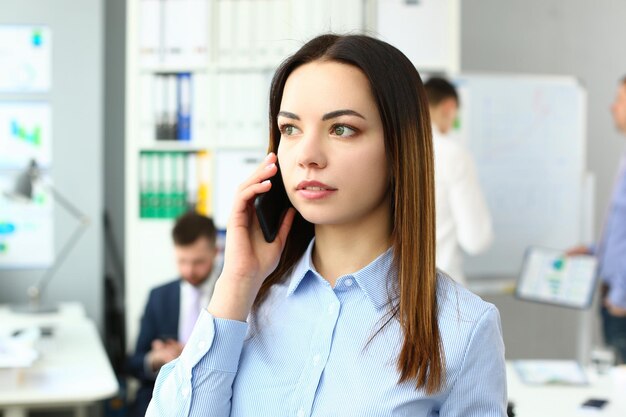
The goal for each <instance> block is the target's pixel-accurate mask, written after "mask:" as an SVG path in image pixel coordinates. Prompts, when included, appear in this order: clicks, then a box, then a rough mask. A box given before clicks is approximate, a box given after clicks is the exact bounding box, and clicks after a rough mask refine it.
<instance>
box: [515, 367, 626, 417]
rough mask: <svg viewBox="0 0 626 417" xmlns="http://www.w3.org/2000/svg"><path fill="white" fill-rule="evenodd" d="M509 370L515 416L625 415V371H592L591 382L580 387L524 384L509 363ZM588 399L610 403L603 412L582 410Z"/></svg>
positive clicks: (621, 416) (614, 416)
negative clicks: (597, 399) (605, 372)
mask: <svg viewBox="0 0 626 417" xmlns="http://www.w3.org/2000/svg"><path fill="white" fill-rule="evenodd" d="M506 371H507V385H508V392H509V401H511V402H513V404H514V406H515V408H514V411H515V417H561V416H563V417H570V416H597V417H624V416H626V378H625V377H624V376H625V375H626V371H624V370H620V371H618V370H617V368H615V369H613V370H612V372H611V373H610V374H607V375H597V374H596V373H594V372H592V371H589V372H588V376H589V379H590V382H591V383H590V384H589V385H587V386H580V387H578V386H563V385H539V386H537V385H527V384H524V382H522V381H521V380H520V378H519V376H518V374H517V371H516V370H515V369H514V367H513V365H512V363H510V362H508V363H507V369H506ZM620 378H621V379H620ZM589 398H605V399H608V400H609V403H608V404H607V405H606V406H605V407H604V408H603V409H602V411H601V412H589V411H583V410H580V408H579V407H580V404H582V403H583V402H584V401H585V400H587V399H589Z"/></svg>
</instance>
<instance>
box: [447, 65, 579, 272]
mask: <svg viewBox="0 0 626 417" xmlns="http://www.w3.org/2000/svg"><path fill="white" fill-rule="evenodd" d="M454 82H455V84H456V85H457V87H458V90H459V95H460V100H461V109H460V113H459V124H458V126H457V129H456V132H455V134H456V135H458V136H459V140H461V141H463V142H465V145H466V146H467V147H468V149H469V150H470V152H471V153H472V154H473V156H474V158H475V161H476V166H477V169H478V175H479V179H480V182H481V185H482V187H483V191H484V193H485V197H486V199H487V204H488V205H489V209H490V211H491V215H492V220H493V225H494V233H495V239H494V242H493V244H492V246H491V248H490V249H489V250H488V251H487V252H486V253H484V254H482V255H479V256H475V257H466V259H465V271H466V273H467V275H468V277H470V278H472V277H474V278H478V277H481V278H483V277H491V276H494V277H511V276H516V275H517V274H518V273H519V271H520V267H521V263H522V259H523V256H524V252H525V250H526V248H527V247H528V246H531V245H532V246H544V247H553V248H566V247H570V246H571V245H574V244H577V243H579V242H580V241H581V240H582V234H583V230H582V229H583V224H584V218H583V217H584V216H586V215H587V213H586V212H585V210H583V205H584V201H583V199H584V196H585V189H584V185H585V173H586V170H585V129H586V93H585V91H584V89H583V88H582V87H581V86H580V85H579V83H578V82H577V81H576V80H575V79H574V78H570V77H541V76H515V75H461V76H459V77H457V78H456V79H455V81H454Z"/></svg>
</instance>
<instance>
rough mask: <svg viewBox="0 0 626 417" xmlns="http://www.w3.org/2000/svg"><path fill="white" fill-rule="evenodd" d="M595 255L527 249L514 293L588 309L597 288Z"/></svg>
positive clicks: (539, 300) (524, 297) (538, 300)
mask: <svg viewBox="0 0 626 417" xmlns="http://www.w3.org/2000/svg"><path fill="white" fill-rule="evenodd" d="M596 267H597V261H596V258H595V257H593V256H589V255H582V256H566V255H565V252H564V251H562V250H558V249H548V248H541V247H536V246H534V247H530V248H528V249H527V250H526V254H525V255H524V261H523V263H522V271H521V273H520V276H519V278H518V280H517V286H516V290H515V295H516V297H517V298H519V299H523V300H529V301H537V302H543V303H548V304H555V305H560V306H564V307H571V308H580V309H583V308H588V307H589V306H590V305H591V301H592V299H593V293H594V290H595V288H596V275H597V274H596Z"/></svg>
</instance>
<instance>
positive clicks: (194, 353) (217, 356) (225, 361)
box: [180, 309, 248, 373]
mask: <svg viewBox="0 0 626 417" xmlns="http://www.w3.org/2000/svg"><path fill="white" fill-rule="evenodd" d="M247 332H248V323H246V322H241V321H237V320H226V319H219V318H215V317H213V316H212V315H211V314H209V312H208V311H206V309H203V310H202V312H201V313H200V317H199V318H198V321H197V322H196V325H195V327H194V329H193V332H192V333H191V336H190V337H189V340H188V341H187V344H186V345H185V348H184V349H183V352H182V354H181V355H180V359H181V361H182V362H183V363H184V365H185V368H187V370H189V372H190V373H191V369H192V368H193V367H195V366H196V365H198V366H199V367H201V368H207V369H213V370H220V371H224V372H236V371H237V368H238V366H239V357H240V356H241V350H242V349H243V342H244V340H245V338H246V334H247Z"/></svg>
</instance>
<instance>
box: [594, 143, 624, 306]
mask: <svg viewBox="0 0 626 417" xmlns="http://www.w3.org/2000/svg"><path fill="white" fill-rule="evenodd" d="M597 256H598V259H599V273H600V276H601V277H602V280H603V281H604V282H606V283H607V284H608V285H609V294H608V298H609V301H610V302H611V304H613V305H616V306H619V307H621V308H626V153H624V154H623V155H622V159H621V161H620V167H619V169H618V173H617V181H616V183H615V187H614V188H613V196H612V198H611V203H610V206H609V212H608V215H607V217H606V221H605V224H604V231H603V233H602V239H601V241H600V245H599V247H598V251H597Z"/></svg>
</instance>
